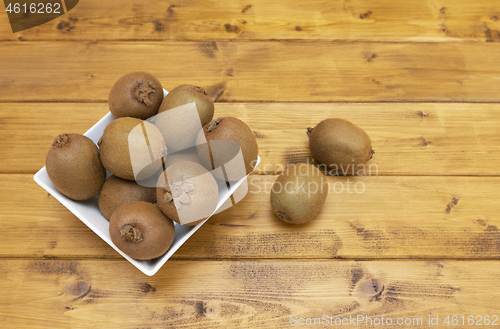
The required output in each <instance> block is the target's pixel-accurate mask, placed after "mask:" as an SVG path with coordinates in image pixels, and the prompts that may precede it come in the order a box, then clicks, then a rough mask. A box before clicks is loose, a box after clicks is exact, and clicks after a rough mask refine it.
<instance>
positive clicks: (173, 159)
mask: <svg viewBox="0 0 500 329" xmlns="http://www.w3.org/2000/svg"><path fill="white" fill-rule="evenodd" d="M180 161H190V162H196V163H199V164H202V163H201V159H200V156H199V155H198V153H197V152H196V148H194V150H192V149H188V150H186V151H181V152H175V153H171V154H168V155H167V156H166V157H165V159H164V166H165V169H166V168H168V167H170V166H171V165H173V164H174V163H177V162H180Z"/></svg>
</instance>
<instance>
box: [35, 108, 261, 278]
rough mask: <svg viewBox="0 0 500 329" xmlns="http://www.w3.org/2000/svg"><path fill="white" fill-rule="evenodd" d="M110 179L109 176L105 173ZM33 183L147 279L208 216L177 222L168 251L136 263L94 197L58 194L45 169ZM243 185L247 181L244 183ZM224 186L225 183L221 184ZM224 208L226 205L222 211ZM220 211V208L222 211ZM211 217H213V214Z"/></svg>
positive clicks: (97, 128) (96, 132)
mask: <svg viewBox="0 0 500 329" xmlns="http://www.w3.org/2000/svg"><path fill="white" fill-rule="evenodd" d="M114 119H115V118H114V117H113V115H112V114H111V112H109V113H108V114H106V115H105V116H104V117H103V118H102V119H101V120H99V121H98V122H97V123H96V124H95V125H94V126H92V128H90V129H89V130H88V131H87V132H86V133H85V134H84V135H85V136H87V137H88V138H90V139H91V140H92V141H93V142H94V143H96V144H97V141H98V140H99V138H101V136H102V133H103V132H104V128H106V126H107V125H108V123H110V122H111V121H113V120H114ZM260 160H261V159H260V157H258V159H257V163H256V165H255V166H257V165H258V164H259V163H260ZM107 175H108V177H109V175H110V174H109V173H107ZM247 177H248V175H247V176H246V177H244V178H242V179H241V180H239V181H238V182H237V183H235V184H233V185H232V186H230V188H229V189H228V190H226V191H223V190H222V191H220V192H219V203H218V204H217V209H216V210H215V212H214V213H217V212H218V210H219V209H220V208H221V207H222V206H223V205H224V203H225V202H226V201H227V200H228V199H229V197H230V196H231V195H232V194H233V193H235V191H236V190H237V189H238V188H239V187H240V186H241V184H242V183H244V182H245V181H246V179H247ZM34 180H35V182H36V183H37V184H38V185H40V186H41V187H43V188H44V189H45V190H46V191H47V192H49V193H50V194H51V195H52V196H53V197H54V198H56V199H57V200H58V201H59V202H61V203H62V204H63V205H64V206H65V207H66V208H68V210H69V211H71V212H72V213H73V214H74V215H75V216H76V217H78V218H79V219H80V220H81V221H82V222H83V223H84V224H85V225H87V226H88V227H89V228H90V229H91V230H92V231H94V233H96V234H97V235H98V236H100V237H101V239H103V240H104V241H106V242H107V243H108V244H109V245H110V246H111V247H113V249H115V250H116V251H117V252H118V253H119V254H120V255H122V256H123V257H125V258H126V259H127V260H128V261H129V262H130V263H132V264H133V265H134V266H135V267H137V268H138V269H139V270H140V271H141V272H143V273H144V274H146V275H148V276H152V275H154V274H155V273H156V272H158V270H159V269H160V268H161V267H162V266H163V264H165V262H166V261H167V260H168V259H169V258H170V257H171V256H172V255H173V254H174V253H175V252H176V251H177V249H179V248H180V247H181V246H182V244H183V243H184V242H186V241H187V239H189V238H190V237H191V235H193V234H194V233H195V232H196V231H197V230H198V229H199V228H200V227H201V226H202V225H203V224H204V223H205V222H206V221H207V220H208V219H209V218H210V217H211V216H210V217H208V218H207V219H206V220H205V221H203V222H202V223H200V224H198V225H196V226H183V225H180V224H177V223H174V224H175V239H174V242H173V243H172V245H171V246H170V249H169V250H168V251H167V253H166V254H164V255H163V256H161V257H159V258H156V259H153V260H148V261H144V260H137V259H134V258H131V257H129V256H127V255H126V254H125V253H123V252H122V251H121V250H120V249H118V248H117V247H116V246H115V245H114V244H113V242H112V241H111V237H110V235H109V221H108V220H107V219H106V218H104V216H103V215H102V214H101V212H100V210H99V207H98V205H97V196H94V197H92V198H91V199H89V200H85V201H74V200H71V199H69V198H68V197H66V196H65V195H63V194H62V193H61V192H59V191H58V190H57V189H56V188H55V186H54V184H52V182H51V181H50V178H49V176H48V175H47V170H46V169H45V167H43V168H42V169H40V170H39V171H38V172H37V173H36V174H35V176H34ZM245 183H246V182H245ZM224 185H225V184H224ZM245 194H246V193H245ZM226 208H227V204H226V205H225V207H224V209H226ZM221 210H222V209H221ZM212 215H213V214H212Z"/></svg>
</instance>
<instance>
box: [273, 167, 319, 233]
mask: <svg viewBox="0 0 500 329" xmlns="http://www.w3.org/2000/svg"><path fill="white" fill-rule="evenodd" d="M327 196H328V181H327V180H326V177H325V176H324V175H323V173H321V171H320V170H319V169H318V168H316V167H315V166H313V165H310V164H300V165H298V166H294V167H289V168H287V169H286V170H285V172H284V174H282V175H280V176H278V178H277V179H276V181H275V182H274V184H273V187H272V189H271V207H272V209H273V211H274V213H275V214H276V215H277V216H278V217H279V218H280V219H281V220H282V221H284V222H285V223H289V224H304V223H307V222H309V221H311V220H312V219H313V218H314V217H315V216H316V215H317V214H318V213H319V212H320V210H321V208H322V207H323V205H324V204H325V200H326V197H327Z"/></svg>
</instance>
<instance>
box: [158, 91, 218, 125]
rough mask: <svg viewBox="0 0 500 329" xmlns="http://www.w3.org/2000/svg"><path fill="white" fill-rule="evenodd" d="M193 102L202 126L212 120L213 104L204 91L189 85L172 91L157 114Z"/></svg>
mask: <svg viewBox="0 0 500 329" xmlns="http://www.w3.org/2000/svg"><path fill="white" fill-rule="evenodd" d="M192 102H195V103H196V108H197V110H198V114H199V115H200V121H201V125H202V126H204V125H206V124H207V123H209V122H210V121H212V119H213V118H214V102H213V101H212V99H211V98H210V96H209V95H208V94H207V92H206V91H205V89H203V88H202V87H197V86H193V85H189V84H184V85H180V86H178V87H175V88H174V89H172V90H171V91H170V92H169V93H168V95H167V96H165V98H164V99H163V101H162V102H161V105H160V109H159V110H158V113H162V112H165V111H168V110H170V109H173V108H174V107H178V106H181V105H185V104H189V103H192Z"/></svg>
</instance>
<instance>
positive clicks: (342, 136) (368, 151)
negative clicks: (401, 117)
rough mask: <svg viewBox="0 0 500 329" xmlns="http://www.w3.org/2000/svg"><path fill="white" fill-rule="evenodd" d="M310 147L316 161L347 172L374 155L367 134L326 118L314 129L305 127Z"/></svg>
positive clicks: (354, 127)
mask: <svg viewBox="0 0 500 329" xmlns="http://www.w3.org/2000/svg"><path fill="white" fill-rule="evenodd" d="M307 134H308V136H309V148H310V149H311V153H312V154H313V156H314V158H315V159H316V160H318V162H320V163H322V164H324V165H326V166H327V167H330V168H333V169H337V170H339V169H341V170H342V171H344V172H347V171H348V170H349V168H350V167H351V166H352V167H353V170H354V167H356V166H357V165H363V164H365V163H366V162H368V160H370V159H371V158H372V156H373V153H375V152H374V151H373V149H372V141H371V139H370V137H369V136H368V134H367V133H366V132H365V131H364V130H363V129H361V128H360V127H358V126H356V125H355V124H353V123H351V122H349V121H347V120H344V119H338V118H336V119H326V120H323V121H321V122H320V123H318V125H317V126H316V127H314V128H308V129H307Z"/></svg>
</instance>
